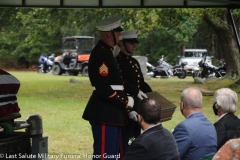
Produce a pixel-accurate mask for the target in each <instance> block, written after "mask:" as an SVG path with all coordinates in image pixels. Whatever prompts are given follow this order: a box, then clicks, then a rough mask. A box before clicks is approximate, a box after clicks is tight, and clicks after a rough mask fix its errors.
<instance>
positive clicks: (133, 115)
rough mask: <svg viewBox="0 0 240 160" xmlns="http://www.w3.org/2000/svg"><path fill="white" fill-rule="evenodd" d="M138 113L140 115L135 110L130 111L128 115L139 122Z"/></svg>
mask: <svg viewBox="0 0 240 160" xmlns="http://www.w3.org/2000/svg"><path fill="white" fill-rule="evenodd" d="M137 115H138V113H137V112H135V111H131V112H129V113H128V117H129V118H130V119H132V120H134V121H136V122H137Z"/></svg>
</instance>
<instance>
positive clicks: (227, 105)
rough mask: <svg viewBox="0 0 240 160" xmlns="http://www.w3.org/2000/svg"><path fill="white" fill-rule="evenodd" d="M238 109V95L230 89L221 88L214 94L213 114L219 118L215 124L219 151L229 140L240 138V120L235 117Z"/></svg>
mask: <svg viewBox="0 0 240 160" xmlns="http://www.w3.org/2000/svg"><path fill="white" fill-rule="evenodd" d="M237 107H238V97H237V94H236V93H235V92H234V91H232V90H231V89H229V88H221V89H218V90H216V92H215V93H214V104H213V112H214V114H215V115H217V116H219V118H218V121H217V122H216V123H215V124H214V126H215V128H216V131H217V137H218V149H219V148H221V147H222V146H223V145H224V143H226V142H227V141H228V140H229V139H233V138H237V137H240V119H239V118H238V117H237V116H235V115H234V112H236V111H237Z"/></svg>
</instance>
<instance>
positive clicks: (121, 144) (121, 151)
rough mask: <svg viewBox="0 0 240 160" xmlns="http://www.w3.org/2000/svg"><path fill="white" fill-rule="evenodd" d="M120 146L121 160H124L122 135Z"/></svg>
mask: <svg viewBox="0 0 240 160" xmlns="http://www.w3.org/2000/svg"><path fill="white" fill-rule="evenodd" d="M119 144H120V146H119V150H120V160H123V143H122V135H121V136H120V143H119Z"/></svg>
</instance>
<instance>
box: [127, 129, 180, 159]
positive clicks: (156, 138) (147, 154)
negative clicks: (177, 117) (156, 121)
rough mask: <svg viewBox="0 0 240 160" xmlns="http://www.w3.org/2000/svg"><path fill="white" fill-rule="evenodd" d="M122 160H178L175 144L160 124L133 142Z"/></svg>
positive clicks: (171, 136)
mask: <svg viewBox="0 0 240 160" xmlns="http://www.w3.org/2000/svg"><path fill="white" fill-rule="evenodd" d="M124 160H179V155H178V149H177V144H176V142H175V139H174V137H173V135H172V134H171V133H170V132H169V131H168V130H167V129H165V128H163V127H162V124H160V125H156V126H154V127H152V128H150V129H148V130H146V131H145V132H143V134H141V135H140V136H139V137H138V138H136V139H135V140H134V141H133V143H132V144H131V146H130V147H129V150H128V151H127V153H126V155H125V156H124Z"/></svg>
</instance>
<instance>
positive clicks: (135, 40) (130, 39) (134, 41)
mask: <svg viewBox="0 0 240 160" xmlns="http://www.w3.org/2000/svg"><path fill="white" fill-rule="evenodd" d="M123 40H124V41H125V42H130V43H139V41H138V39H137V38H128V39H123Z"/></svg>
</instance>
